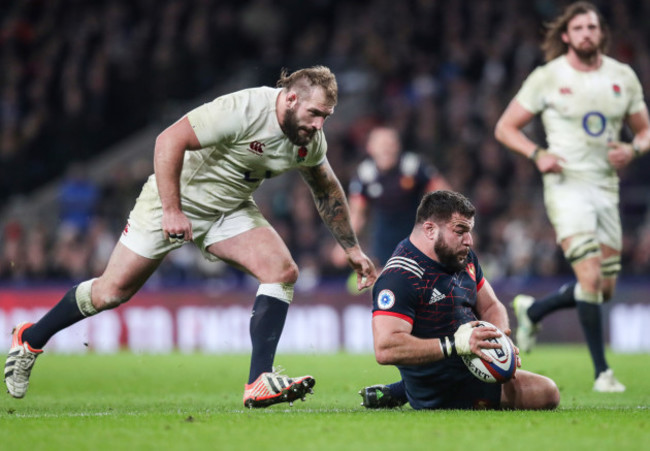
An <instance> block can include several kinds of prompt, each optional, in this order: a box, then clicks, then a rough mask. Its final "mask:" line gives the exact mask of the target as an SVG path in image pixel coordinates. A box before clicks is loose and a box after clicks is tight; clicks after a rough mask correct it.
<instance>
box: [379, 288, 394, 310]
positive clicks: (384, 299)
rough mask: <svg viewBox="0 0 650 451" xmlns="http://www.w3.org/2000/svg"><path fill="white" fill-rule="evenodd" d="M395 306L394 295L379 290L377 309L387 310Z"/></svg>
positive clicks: (388, 291)
mask: <svg viewBox="0 0 650 451" xmlns="http://www.w3.org/2000/svg"><path fill="white" fill-rule="evenodd" d="M394 305H395V294H393V292H392V291H390V290H381V291H380V292H379V294H378V295H377V307H379V308H380V309H382V310H388V309H389V308H391V307H392V306H394Z"/></svg>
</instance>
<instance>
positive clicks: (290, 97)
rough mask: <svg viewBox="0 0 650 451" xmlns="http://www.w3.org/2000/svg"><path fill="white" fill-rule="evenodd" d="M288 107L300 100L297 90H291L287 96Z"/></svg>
mask: <svg viewBox="0 0 650 451" xmlns="http://www.w3.org/2000/svg"><path fill="white" fill-rule="evenodd" d="M286 102H287V107H289V108H293V106H294V105H295V104H296V102H298V94H297V93H296V91H289V92H288V93H287V97H286Z"/></svg>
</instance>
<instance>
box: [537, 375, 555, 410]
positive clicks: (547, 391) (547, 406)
mask: <svg viewBox="0 0 650 451" xmlns="http://www.w3.org/2000/svg"><path fill="white" fill-rule="evenodd" d="M544 383H545V387H544V390H543V393H544V396H542V399H541V402H540V406H539V407H538V408H539V409H543V410H553V409H556V408H557V406H559V405H560V390H559V389H558V388H557V385H556V384H555V382H554V381H553V380H552V379H549V378H545V381H544Z"/></svg>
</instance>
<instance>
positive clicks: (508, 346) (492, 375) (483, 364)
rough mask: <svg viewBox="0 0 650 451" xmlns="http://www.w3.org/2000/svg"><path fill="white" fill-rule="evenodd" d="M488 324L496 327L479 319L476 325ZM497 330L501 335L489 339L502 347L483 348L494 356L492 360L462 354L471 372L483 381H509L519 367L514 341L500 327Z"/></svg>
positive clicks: (484, 325)
mask: <svg viewBox="0 0 650 451" xmlns="http://www.w3.org/2000/svg"><path fill="white" fill-rule="evenodd" d="M487 326H491V327H496V326H495V325H493V324H491V323H488V322H487V321H479V324H478V325H477V326H476V327H487ZM497 330H498V331H499V332H501V336H500V337H499V338H490V339H489V340H488V341H491V342H494V343H498V344H500V345H501V348H496V349H483V352H484V353H485V354H487V355H489V356H490V357H492V359H493V361H492V362H487V361H485V360H483V359H482V358H480V357H478V356H477V355H475V354H471V355H463V356H461V358H462V359H463V363H465V366H466V367H467V369H468V370H469V371H470V373H472V374H473V375H474V376H475V377H476V378H478V379H480V380H482V381H483V382H488V383H491V384H495V383H498V384H503V383H504V382H508V381H509V380H510V378H512V376H513V375H514V374H515V369H516V367H517V356H516V355H515V349H514V348H513V346H512V342H511V341H510V339H509V338H508V337H507V336H506V334H504V333H503V331H501V330H500V329H499V328H498V327H497Z"/></svg>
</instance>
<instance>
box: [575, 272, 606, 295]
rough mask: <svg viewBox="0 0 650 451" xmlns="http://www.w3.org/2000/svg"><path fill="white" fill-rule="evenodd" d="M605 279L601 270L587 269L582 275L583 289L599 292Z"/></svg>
mask: <svg viewBox="0 0 650 451" xmlns="http://www.w3.org/2000/svg"><path fill="white" fill-rule="evenodd" d="M602 282H603V279H602V277H601V275H600V271H585V272H584V273H583V274H582V277H580V285H581V286H582V289H583V290H585V291H588V292H589V293H597V292H599V291H601V289H602Z"/></svg>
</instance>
